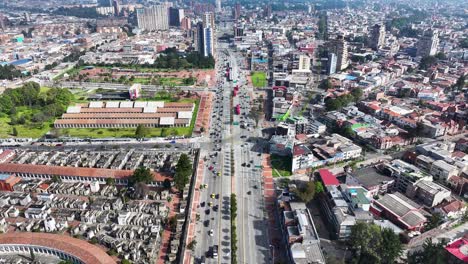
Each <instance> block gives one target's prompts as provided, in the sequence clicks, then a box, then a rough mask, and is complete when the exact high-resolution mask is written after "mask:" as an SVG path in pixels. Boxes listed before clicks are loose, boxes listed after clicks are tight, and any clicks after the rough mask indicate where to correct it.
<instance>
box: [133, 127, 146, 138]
mask: <svg viewBox="0 0 468 264" xmlns="http://www.w3.org/2000/svg"><path fill="white" fill-rule="evenodd" d="M147 135H148V128H147V127H145V126H143V125H138V126H137V128H136V130H135V137H136V138H138V139H142V138H144V137H146V136H147Z"/></svg>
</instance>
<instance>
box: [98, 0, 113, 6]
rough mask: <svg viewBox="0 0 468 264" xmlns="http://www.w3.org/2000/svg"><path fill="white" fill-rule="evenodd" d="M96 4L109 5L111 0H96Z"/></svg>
mask: <svg viewBox="0 0 468 264" xmlns="http://www.w3.org/2000/svg"><path fill="white" fill-rule="evenodd" d="M97 4H98V6H106V7H111V6H112V0H98V1H97Z"/></svg>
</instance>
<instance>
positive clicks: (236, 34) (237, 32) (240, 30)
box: [234, 26, 244, 37]
mask: <svg viewBox="0 0 468 264" xmlns="http://www.w3.org/2000/svg"><path fill="white" fill-rule="evenodd" d="M242 36H244V28H242V27H239V26H234V37H242Z"/></svg>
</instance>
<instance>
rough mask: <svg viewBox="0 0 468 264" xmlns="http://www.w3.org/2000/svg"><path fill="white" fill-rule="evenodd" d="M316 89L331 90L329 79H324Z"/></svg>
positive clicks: (331, 85)
mask: <svg viewBox="0 0 468 264" xmlns="http://www.w3.org/2000/svg"><path fill="white" fill-rule="evenodd" d="M318 88H320V89H322V90H328V89H331V88H333V84H332V82H331V81H330V80H329V79H324V80H322V81H321V82H320V84H319V86H318Z"/></svg>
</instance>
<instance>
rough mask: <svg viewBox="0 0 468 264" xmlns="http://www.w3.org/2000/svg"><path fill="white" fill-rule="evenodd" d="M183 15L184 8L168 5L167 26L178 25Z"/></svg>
mask: <svg viewBox="0 0 468 264" xmlns="http://www.w3.org/2000/svg"><path fill="white" fill-rule="evenodd" d="M184 16H185V15H184V9H181V8H175V7H169V26H171V27H180V25H181V22H182V19H183V18H184Z"/></svg>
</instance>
